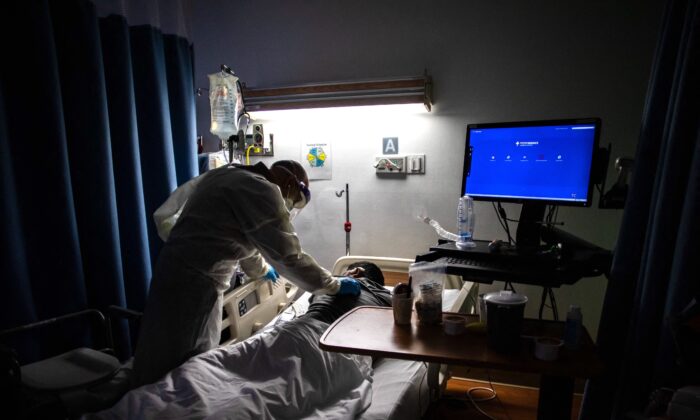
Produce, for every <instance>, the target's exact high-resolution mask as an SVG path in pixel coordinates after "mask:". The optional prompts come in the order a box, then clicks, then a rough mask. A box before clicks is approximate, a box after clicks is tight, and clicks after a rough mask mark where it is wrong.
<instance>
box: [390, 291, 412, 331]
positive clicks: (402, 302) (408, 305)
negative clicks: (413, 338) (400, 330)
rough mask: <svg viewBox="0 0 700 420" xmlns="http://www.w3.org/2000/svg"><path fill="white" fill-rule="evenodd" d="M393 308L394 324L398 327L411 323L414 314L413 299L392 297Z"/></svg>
mask: <svg viewBox="0 0 700 420" xmlns="http://www.w3.org/2000/svg"><path fill="white" fill-rule="evenodd" d="M391 306H392V308H393V309H394V322H395V323H396V324H397V325H408V324H410V323H411V314H412V312H413V298H412V297H408V298H407V297H398V296H395V295H392V296H391Z"/></svg>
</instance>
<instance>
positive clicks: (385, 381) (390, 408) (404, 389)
mask: <svg viewBox="0 0 700 420" xmlns="http://www.w3.org/2000/svg"><path fill="white" fill-rule="evenodd" d="M427 371H428V369H427V367H426V365H425V364H424V363H422V362H412V361H410V360H398V359H377V360H376V361H375V362H374V373H373V375H372V377H373V382H372V404H370V406H369V408H368V409H367V411H365V412H364V413H362V415H361V416H360V418H361V419H363V420H384V419H386V420H410V419H420V418H421V417H422V415H423V414H425V411H426V410H427V408H428V404H429V403H430V391H429V389H428V378H427Z"/></svg>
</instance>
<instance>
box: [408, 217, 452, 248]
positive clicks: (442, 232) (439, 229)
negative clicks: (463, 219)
mask: <svg viewBox="0 0 700 420" xmlns="http://www.w3.org/2000/svg"><path fill="white" fill-rule="evenodd" d="M418 219H419V220H422V221H423V222H425V223H427V224H429V225H430V226H432V227H433V229H435V232H437V234H438V236H440V237H441V238H444V239H447V240H450V241H455V242H457V241H458V240H459V235H456V234H454V233H452V232H448V231H446V230H445V229H443V227H442V226H440V223H438V222H437V221H436V220H433V219H431V218H430V217H428V216H418Z"/></svg>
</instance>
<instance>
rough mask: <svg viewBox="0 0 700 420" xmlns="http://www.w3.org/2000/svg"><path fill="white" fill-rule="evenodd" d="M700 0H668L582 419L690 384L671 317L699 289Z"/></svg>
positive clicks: (615, 414)
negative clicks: (597, 365)
mask: <svg viewBox="0 0 700 420" xmlns="http://www.w3.org/2000/svg"><path fill="white" fill-rule="evenodd" d="M699 109H700V2H699V1H698V0H671V1H669V2H668V3H667V6H666V11H665V15H664V21H663V27H662V31H661V37H660V40H659V44H658V46H657V51H656V56H655V60H654V66H653V69H652V76H651V80H650V84H649V90H648V93H647V101H646V104H645V111H644V115H643V120H642V129H641V136H640V139H639V144H638V146H637V152H636V158H635V167H634V174H633V178H632V180H631V185H630V191H629V196H628V200H627V203H626V205H625V212H624V216H623V220H622V226H621V229H620V236H619V240H618V244H617V247H616V251H615V258H614V261H613V267H612V270H611V274H610V279H609V283H608V289H607V291H606V295H605V302H604V306H603V313H602V317H601V321H600V328H599V335H598V345H599V348H600V354H601V358H602V359H603V362H604V363H605V365H606V370H605V373H604V374H603V375H602V376H601V377H599V378H596V379H594V380H591V381H589V383H588V386H587V388H586V394H585V396H584V405H583V408H582V412H581V417H582V418H587V419H588V418H590V419H604V418H615V419H617V418H624V416H625V415H626V413H628V412H631V411H637V412H639V411H643V410H644V407H645V406H646V404H647V402H648V399H649V396H650V392H651V391H652V390H654V389H656V388H659V387H664V386H665V387H672V388H676V387H679V386H683V385H689V384H685V383H682V380H681V378H683V377H685V375H681V374H680V373H681V372H679V367H678V366H677V365H676V364H675V362H676V359H677V357H676V349H675V347H674V344H673V340H672V336H671V325H670V323H669V320H670V319H671V317H673V316H676V315H678V314H679V313H680V312H681V311H682V310H683V309H684V308H685V307H686V306H687V305H688V304H689V303H690V302H691V301H692V300H693V298H694V297H698V296H700V259H699V258H698V256H700V247H699V246H698V243H699V242H698V237H700V236H699V235H700V220H699V219H698V216H700V114H698V110H699Z"/></svg>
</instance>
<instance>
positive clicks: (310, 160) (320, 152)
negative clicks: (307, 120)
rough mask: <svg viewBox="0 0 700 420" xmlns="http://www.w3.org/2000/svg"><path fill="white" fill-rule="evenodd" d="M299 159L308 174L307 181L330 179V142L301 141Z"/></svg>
mask: <svg viewBox="0 0 700 420" xmlns="http://www.w3.org/2000/svg"><path fill="white" fill-rule="evenodd" d="M300 161H301V163H302V165H303V166H304V169H305V170H306V174H307V175H308V176H309V181H311V180H314V179H331V178H332V176H333V161H332V159H331V144H330V142H309V143H303V144H302V146H301V159H300Z"/></svg>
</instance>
